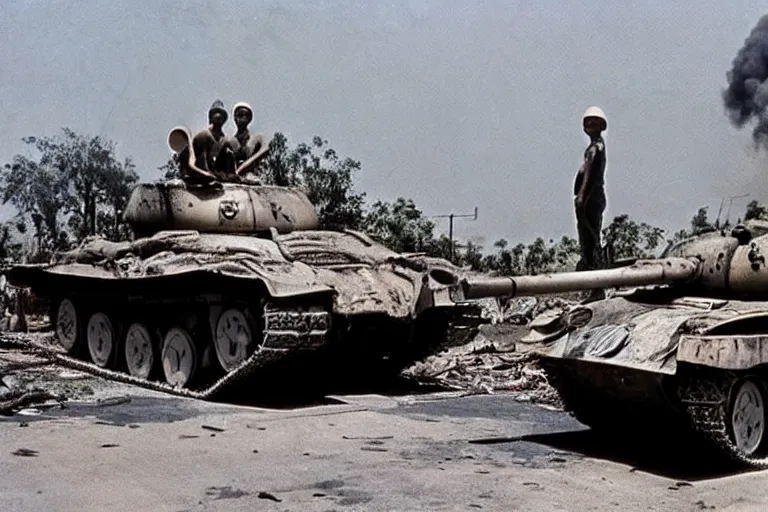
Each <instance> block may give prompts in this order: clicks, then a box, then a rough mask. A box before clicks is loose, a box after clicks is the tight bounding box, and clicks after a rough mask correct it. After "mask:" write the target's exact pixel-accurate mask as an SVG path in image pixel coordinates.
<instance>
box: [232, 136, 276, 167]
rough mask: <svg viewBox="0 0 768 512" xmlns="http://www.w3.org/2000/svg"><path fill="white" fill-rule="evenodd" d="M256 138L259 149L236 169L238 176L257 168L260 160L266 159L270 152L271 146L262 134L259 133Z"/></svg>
mask: <svg viewBox="0 0 768 512" xmlns="http://www.w3.org/2000/svg"><path fill="white" fill-rule="evenodd" d="M254 138H255V139H256V145H257V147H258V148H259V149H258V151H256V152H255V153H254V154H253V155H251V156H250V157H249V158H247V159H246V160H245V162H243V163H242V164H240V165H239V166H238V168H237V169H235V174H237V175H238V176H239V175H241V174H243V173H246V172H248V171H250V170H252V169H253V168H254V167H256V164H257V163H258V162H259V160H261V159H262V158H264V156H265V155H266V154H267V152H268V151H269V145H268V144H267V143H266V141H265V140H264V136H263V135H262V134H260V133H258V134H256V135H255V136H254Z"/></svg>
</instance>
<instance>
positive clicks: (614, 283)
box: [461, 258, 701, 299]
mask: <svg viewBox="0 0 768 512" xmlns="http://www.w3.org/2000/svg"><path fill="white" fill-rule="evenodd" d="M700 269H701V265H700V264H699V261H698V260H697V259H696V258H664V259H658V260H638V261H636V262H635V263H634V264H633V265H631V266H628V267H620V268H612V269H605V270H586V271H578V272H559V273H553V274H542V275H537V276H515V277H486V278H466V279H464V280H462V282H461V286H462V291H463V292H464V297H465V298H466V299H481V298H485V297H515V296H531V295H546V294H552V293H564V292H577V291H582V290H590V289H600V288H614V287H621V286H647V285H652V284H666V283H673V282H678V281H690V280H693V279H696V278H697V277H698V275H699V273H700Z"/></svg>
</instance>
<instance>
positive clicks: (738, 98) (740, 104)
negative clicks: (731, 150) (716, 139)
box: [723, 15, 768, 149]
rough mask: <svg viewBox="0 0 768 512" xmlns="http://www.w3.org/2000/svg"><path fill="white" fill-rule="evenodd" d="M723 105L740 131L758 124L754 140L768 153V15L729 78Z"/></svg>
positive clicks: (734, 60) (737, 61)
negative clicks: (745, 126)
mask: <svg viewBox="0 0 768 512" xmlns="http://www.w3.org/2000/svg"><path fill="white" fill-rule="evenodd" d="M727 77H728V88H727V89H725V91H723V101H724V103H725V108H726V111H727V113H728V117H730V119H731V123H733V125H734V126H736V127H737V128H741V127H743V126H744V125H745V124H746V123H747V122H749V121H752V120H753V119H754V121H755V123H756V124H755V128H754V129H753V131H752V137H753V138H754V140H755V143H756V144H759V145H760V146H762V147H764V148H766V149H768V15H765V16H763V17H762V18H760V21H758V22H757V25H756V26H755V28H754V29H752V32H751V33H750V34H749V37H747V39H746V40H745V41H744V46H743V47H742V48H741V50H739V52H738V53H737V54H736V58H734V59H733V63H732V68H731V70H730V71H729V72H728V74H727Z"/></svg>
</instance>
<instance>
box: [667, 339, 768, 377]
mask: <svg viewBox="0 0 768 512" xmlns="http://www.w3.org/2000/svg"><path fill="white" fill-rule="evenodd" d="M677 360H678V361H679V362H685V363H692V364H700V365H704V366H709V367H713V368H721V369H724V370H747V369H750V368H754V367H756V366H759V365H762V364H767V363H768V335H764V334H751V335H733V336H717V335H710V336H694V335H682V336H681V337H680V343H679V345H678V349H677Z"/></svg>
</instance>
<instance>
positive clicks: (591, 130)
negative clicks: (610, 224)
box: [573, 107, 608, 270]
mask: <svg viewBox="0 0 768 512" xmlns="http://www.w3.org/2000/svg"><path fill="white" fill-rule="evenodd" d="M582 122H583V128H584V133H586V134H587V135H589V139H590V142H589V146H587V149H586V151H584V163H582V165H581V168H580V169H579V172H578V173H577V174H576V180H575V183H574V188H573V193H574V196H575V199H574V203H575V207H576V227H577V229H578V233H579V245H580V246H581V259H580V260H579V263H578V264H577V266H576V270H594V269H597V268H600V266H601V260H602V258H601V257H600V230H601V228H602V221H603V212H604V211H605V206H606V201H605V190H604V187H605V180H604V175H605V142H604V141H603V137H602V132H603V131H605V129H606V128H607V127H608V122H607V120H606V118H605V114H604V113H603V111H602V110H601V109H600V108H599V107H589V108H588V109H587V110H586V112H584V116H583V119H582Z"/></svg>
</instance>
